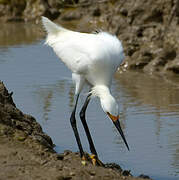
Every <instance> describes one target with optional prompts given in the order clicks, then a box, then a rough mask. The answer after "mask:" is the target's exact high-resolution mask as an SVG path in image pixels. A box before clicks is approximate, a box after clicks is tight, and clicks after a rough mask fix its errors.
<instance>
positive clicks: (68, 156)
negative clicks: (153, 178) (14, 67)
mask: <svg viewBox="0 0 179 180" xmlns="http://www.w3.org/2000/svg"><path fill="white" fill-rule="evenodd" d="M53 146H54V145H53V142H52V140H51V138H50V137H49V136H48V135H46V134H45V133H44V132H43V131H42V128H41V126H40V125H39V124H38V123H37V122H36V120H35V119H34V118H33V117H32V116H30V115H27V114H24V113H22V112H21V111H20V110H19V109H17V108H16V105H15V104H14V102H13V99H12V93H9V92H8V91H7V89H6V88H5V86H4V84H3V83H2V82H0V180H10V179H13V180H31V179H33V180H36V179H37V180H69V179H74V180H75V179H76V180H78V179H82V180H83V179H84V180H87V179H96V180H100V179H105V180H112V179H126V180H133V179H138V180H142V179H144V178H148V177H147V176H144V175H141V177H140V178H139V177H138V178H135V177H132V175H131V174H130V172H129V171H124V170H122V169H121V168H120V166H119V165H117V164H107V165H106V167H99V166H94V165H92V164H91V162H90V161H86V164H85V165H83V164H82V163H81V158H80V156H79V153H74V152H71V151H64V153H63V154H57V153H56V152H55V151H54V150H53ZM142 177H143V178H142Z"/></svg>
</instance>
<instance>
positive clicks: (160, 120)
mask: <svg viewBox="0 0 179 180" xmlns="http://www.w3.org/2000/svg"><path fill="white" fill-rule="evenodd" d="M1 28H2V29H1V32H0V79H1V80H2V81H4V83H5V85H6V86H7V88H8V89H9V90H10V91H13V92H14V95H13V98H14V101H15V103H16V105H17V107H18V108H19V109H21V110H22V111H23V112H25V113H28V114H31V115H33V116H34V117H35V118H36V119H37V120H38V121H39V123H40V124H41V125H42V127H43V129H44V131H45V132H47V133H48V134H49V135H50V136H51V137H52V139H53V141H54V143H55V144H56V150H57V151H58V152H63V151H64V150H65V149H70V150H72V151H78V148H77V145H76V142H75V138H74V135H73V132H72V129H71V126H70V121H69V117H70V113H71V111H72V109H73V105H74V96H73V94H74V85H73V84H72V81H71V73H70V71H69V70H68V69H67V68H66V67H65V66H64V65H63V63H61V62H60V61H59V60H58V59H57V57H56V56H55V54H54V53H53V51H52V49H50V48H49V47H47V46H45V45H43V43H44V40H43V39H42V40H40V39H41V38H42V35H43V34H42V32H41V30H40V27H39V26H38V25H33V24H21V23H19V24H7V25H2V26H1ZM87 91H88V88H86V89H85V90H84V92H83V93H82V95H81V97H80V100H79V106H78V111H79V108H80V107H81V106H82V103H83V102H84V100H85V96H86V94H85V92H87ZM112 94H113V95H114V96H115V98H116V99H117V101H118V102H119V106H120V112H121V123H122V126H123V130H124V133H125V136H126V138H127V141H128V143H129V146H130V151H129V152H128V151H127V149H126V147H125V145H124V143H123V141H122V140H121V137H120V136H119V135H118V133H117V131H116V129H115V128H114V127H113V125H112V123H111V122H110V121H109V119H108V118H107V117H106V115H105V114H104V113H103V111H102V109H101V107H100V104H99V102H98V99H93V100H92V101H91V102H90V104H89V107H88V110H87V121H88V124H89V128H90V130H91V134H92V136H93V139H94V142H95V145H96V149H97V151H98V154H99V157H100V159H101V160H102V161H104V162H116V163H119V164H120V165H121V166H122V167H123V168H125V169H129V170H131V173H132V174H134V175H139V174H147V175H149V176H150V177H151V178H154V179H156V180H176V179H178V178H179V120H178V119H179V77H178V78H177V77H176V78H175V79H174V78H171V79H166V78H160V77H153V76H149V75H145V74H143V73H139V72H127V73H123V74H120V73H117V74H116V76H115V79H114V81H113V84H112ZM77 122H78V127H79V131H80V135H81V140H82V143H83V146H84V149H85V150H86V151H88V152H89V148H88V144H87V140H86V137H85V134H84V131H83V128H82V126H81V122H80V120H79V116H78V114H77Z"/></svg>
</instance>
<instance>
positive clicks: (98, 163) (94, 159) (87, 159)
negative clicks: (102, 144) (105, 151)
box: [81, 153, 105, 166]
mask: <svg viewBox="0 0 179 180" xmlns="http://www.w3.org/2000/svg"><path fill="white" fill-rule="evenodd" d="M87 162H91V163H92V164H93V165H94V166H105V165H104V164H103V163H102V162H101V161H100V160H99V159H98V157H97V156H96V155H94V154H91V155H89V154H88V153H85V155H83V156H82V158H81V164H82V165H84V166H85V165H86V164H87Z"/></svg>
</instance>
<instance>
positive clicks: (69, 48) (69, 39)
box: [51, 33, 92, 74]
mask: <svg viewBox="0 0 179 180" xmlns="http://www.w3.org/2000/svg"><path fill="white" fill-rule="evenodd" d="M75 35H77V36H73V33H70V34H66V37H65V36H63V39H62V38H59V41H56V42H55V43H53V45H51V46H52V48H53V50H54V51H55V53H56V54H57V56H58V57H59V58H60V59H61V60H62V61H63V62H64V63H65V65H66V66H67V67H68V68H69V69H70V70H71V71H72V72H74V73H79V74H81V73H85V72H86V71H87V69H88V67H89V65H90V63H92V58H91V56H92V54H91V51H90V50H89V48H90V47H89V44H88V43H87V42H84V41H85V39H84V38H81V37H78V34H77V33H75ZM87 44H88V45H87Z"/></svg>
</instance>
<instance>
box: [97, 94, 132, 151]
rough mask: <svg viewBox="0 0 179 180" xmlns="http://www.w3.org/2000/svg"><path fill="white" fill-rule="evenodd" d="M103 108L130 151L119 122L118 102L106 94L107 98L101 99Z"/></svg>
mask: <svg viewBox="0 0 179 180" xmlns="http://www.w3.org/2000/svg"><path fill="white" fill-rule="evenodd" d="M100 101H101V107H102V109H103V111H104V112H105V113H106V114H107V116H108V117H109V118H110V119H111V120H112V122H113V123H114V125H115V127H116V128H117V130H118V132H119V133H120V135H121V137H122V139H123V141H124V143H125V145H126V147H127V149H128V150H129V146H128V144H127V141H126V138H125V136H124V133H123V131H122V128H121V125H120V122H119V107H118V104H117V103H116V100H115V99H114V97H113V96H112V95H111V94H108V95H107V94H106V96H104V97H101V98H100Z"/></svg>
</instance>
